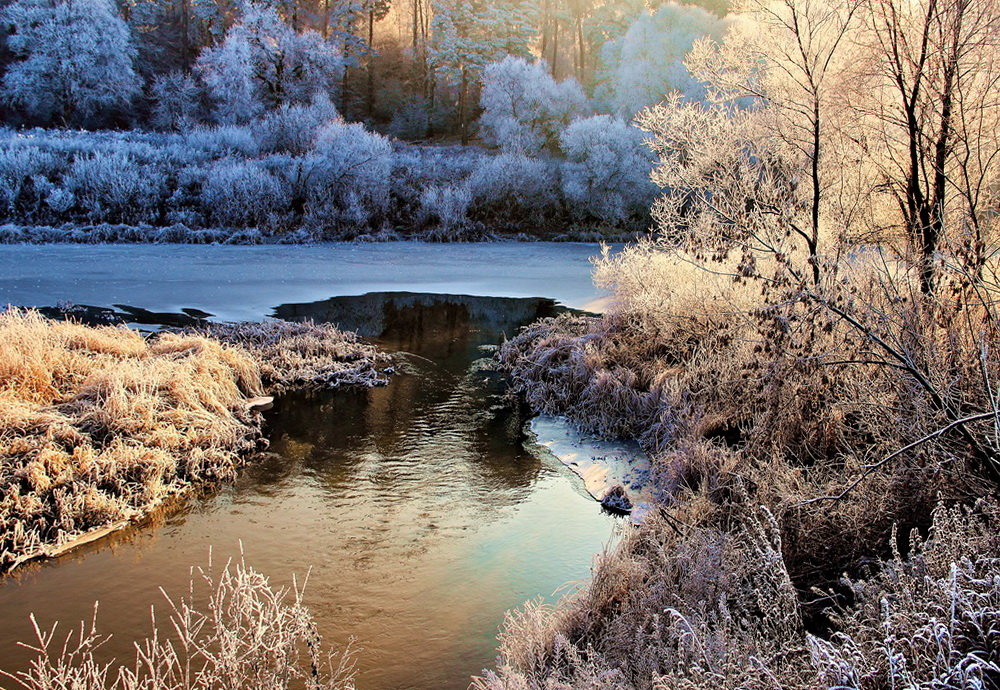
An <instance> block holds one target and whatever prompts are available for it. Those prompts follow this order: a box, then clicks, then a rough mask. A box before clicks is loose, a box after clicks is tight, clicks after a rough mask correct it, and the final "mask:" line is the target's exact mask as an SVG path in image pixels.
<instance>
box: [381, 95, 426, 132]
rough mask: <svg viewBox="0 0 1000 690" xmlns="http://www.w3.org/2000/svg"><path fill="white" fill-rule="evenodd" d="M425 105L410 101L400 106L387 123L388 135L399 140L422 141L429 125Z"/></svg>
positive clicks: (421, 102) (420, 102) (424, 103)
mask: <svg viewBox="0 0 1000 690" xmlns="http://www.w3.org/2000/svg"><path fill="white" fill-rule="evenodd" d="M427 108H428V106H427V103H426V102H423V101H417V100H411V101H408V102H405V103H403V104H401V105H400V107H399V108H398V109H397V110H396V112H395V113H393V116H392V121H391V122H390V123H389V134H391V135H392V136H394V137H397V138H399V139H404V140H409V141H413V140H416V139H423V138H425V137H426V136H427V132H428V130H429V128H430V125H431V118H430V116H429V115H428V114H427Z"/></svg>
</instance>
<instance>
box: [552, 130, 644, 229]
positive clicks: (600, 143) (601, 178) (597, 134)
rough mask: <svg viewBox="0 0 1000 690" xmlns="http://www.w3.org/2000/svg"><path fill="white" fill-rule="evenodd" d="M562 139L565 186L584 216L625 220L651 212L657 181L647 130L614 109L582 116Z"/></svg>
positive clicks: (578, 213)
mask: <svg viewBox="0 0 1000 690" xmlns="http://www.w3.org/2000/svg"><path fill="white" fill-rule="evenodd" d="M559 144H560V146H561V147H562V150H563V152H564V153H565V154H566V159H567V163H566V165H565V167H564V169H563V180H562V189H563V194H565V195H566V199H567V201H569V202H570V207H571V208H572V210H573V213H574V214H575V216H576V217H577V218H578V219H579V220H592V221H597V222H600V221H604V222H611V223H625V222H627V221H629V220H640V221H641V220H643V219H645V218H647V217H648V212H649V207H650V205H651V204H652V201H653V199H654V197H655V195H656V192H657V187H656V185H654V184H653V182H652V181H651V180H650V173H651V172H652V170H653V159H652V154H651V153H650V151H649V149H647V148H646V146H645V145H644V143H643V133H642V132H641V131H640V130H639V129H637V128H636V127H633V126H631V125H629V124H627V123H625V122H624V121H623V120H620V119H618V118H616V117H612V116H610V115H595V116H593V117H588V118H585V119H583V120H577V121H576V122H574V123H573V124H571V125H570V126H569V127H567V128H566V131H565V132H563V134H562V137H560V140H559Z"/></svg>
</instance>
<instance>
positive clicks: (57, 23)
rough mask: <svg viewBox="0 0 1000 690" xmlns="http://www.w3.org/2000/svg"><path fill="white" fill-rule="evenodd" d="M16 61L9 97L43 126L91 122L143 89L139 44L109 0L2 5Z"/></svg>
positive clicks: (6, 85)
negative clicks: (136, 64)
mask: <svg viewBox="0 0 1000 690" xmlns="http://www.w3.org/2000/svg"><path fill="white" fill-rule="evenodd" d="M3 19H4V21H6V22H8V23H9V24H10V25H12V26H13V29H14V31H13V34H12V35H11V36H9V37H8V39H7V40H8V45H9V47H10V49H11V51H12V52H13V53H14V54H15V55H16V56H17V58H18V59H17V60H16V61H15V62H13V63H12V64H11V65H10V66H8V68H7V73H6V74H5V75H4V78H3V96H4V98H5V99H6V100H7V102H8V103H10V104H11V105H13V106H14V107H15V108H18V109H21V110H22V111H23V112H24V113H25V114H26V115H28V116H29V117H30V118H32V119H33V120H34V121H36V122H39V123H42V124H52V123H57V124H61V125H74V126H90V125H94V124H100V123H102V122H105V121H107V120H108V119H110V118H112V117H113V116H114V115H116V114H120V113H122V112H123V111H124V110H125V108H126V107H127V106H128V105H129V103H130V102H131V101H132V99H133V98H134V97H135V95H136V94H137V92H138V91H139V79H138V77H137V76H136V73H135V69H134V65H133V62H134V58H135V52H136V51H135V46H134V45H133V43H132V39H131V36H130V34H129V29H128V26H127V25H126V24H125V22H124V21H123V20H122V18H121V17H120V16H119V15H118V13H117V11H116V9H115V6H114V4H113V3H112V2H111V0H55V1H54V2H53V1H51V0H18V2H15V3H14V4H12V5H10V6H9V7H7V8H6V9H5V10H4V11H3Z"/></svg>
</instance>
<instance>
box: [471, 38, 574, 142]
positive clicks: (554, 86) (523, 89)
mask: <svg viewBox="0 0 1000 690" xmlns="http://www.w3.org/2000/svg"><path fill="white" fill-rule="evenodd" d="M586 104H587V98H586V96H585V95H584V93H583V89H582V88H581V87H580V84H579V83H577V82H576V80H574V79H566V80H565V81H562V82H557V81H556V80H555V79H553V78H552V76H551V75H550V74H549V71H548V69H547V68H546V66H545V63H544V62H528V61H527V60H524V59H523V58H517V57H510V56H508V57H506V58H504V59H503V60H500V61H499V62H494V63H492V64H490V65H487V66H486V69H485V70H484V71H483V90H482V95H481V96H480V105H482V107H483V114H482V116H481V117H480V119H479V127H480V132H481V134H482V136H483V138H484V139H485V140H486V141H487V142H489V143H492V144H494V145H496V146H499V147H500V148H501V149H503V150H504V151H505V152H512V153H529V154H530V153H536V152H538V151H539V150H541V149H542V148H544V147H546V146H548V147H554V146H555V144H556V143H557V142H558V140H559V134H560V133H561V132H562V130H563V129H565V127H566V126H567V125H568V124H569V123H570V121H571V120H572V119H573V118H574V117H577V116H579V115H581V114H582V113H583V112H584V110H585V108H586Z"/></svg>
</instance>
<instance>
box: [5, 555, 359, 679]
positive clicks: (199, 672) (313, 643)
mask: <svg viewBox="0 0 1000 690" xmlns="http://www.w3.org/2000/svg"><path fill="white" fill-rule="evenodd" d="M164 596H166V598H167V604H168V611H169V626H168V627H167V628H166V629H167V630H169V631H170V632H168V633H166V634H164V633H163V631H161V630H158V629H157V625H156V619H155V616H154V618H153V632H152V635H151V636H150V637H147V638H146V639H144V640H141V641H136V645H135V650H136V654H135V659H134V661H133V662H132V663H131V665H123V664H121V663H119V662H114V661H106V660H104V659H103V657H102V654H101V651H102V650H101V646H102V644H103V643H104V642H105V641H106V640H107V638H106V637H103V636H102V635H101V634H100V633H99V632H98V628H97V607H96V606H95V609H94V619H93V620H92V621H91V622H90V623H89V624H87V623H81V624H80V628H79V629H78V630H77V631H75V632H71V633H70V634H69V635H67V636H66V637H65V638H63V639H62V640H61V641H60V639H59V638H57V630H58V628H57V625H53V627H52V628H51V629H49V630H41V629H40V628H39V627H38V625H37V623H36V624H35V632H36V641H35V642H34V644H32V645H27V646H28V647H29V648H30V649H31V650H33V651H35V652H37V655H38V656H37V657H36V658H35V659H34V661H33V662H32V664H31V666H30V668H29V669H28V670H27V671H24V672H21V673H18V674H16V675H9V674H8V675H9V677H10V678H12V679H13V680H14V681H16V682H17V683H18V684H19V685H21V686H22V687H24V688H26V690H53V689H55V688H66V689H69V688H72V689H73V690H210V689H212V690H214V689H222V688H245V689H247V690H279V689H281V688H304V689H306V690H341V689H343V690H348V689H350V688H353V687H354V683H353V677H354V662H353V659H354V654H353V650H351V649H350V648H348V649H345V650H341V651H339V652H336V653H334V652H332V651H328V650H324V648H323V642H322V639H321V638H320V636H319V633H318V632H317V631H316V626H315V624H314V623H313V619H312V614H311V613H310V612H309V610H308V609H307V608H306V607H305V605H304V604H303V601H302V589H300V588H299V587H297V586H296V587H294V588H293V589H291V590H289V589H286V588H275V587H274V586H272V585H271V584H270V582H269V581H268V579H267V577H265V576H264V575H263V574H261V573H259V572H257V571H256V570H254V569H253V568H251V567H249V566H248V565H247V564H246V563H245V562H244V561H243V560H242V559H241V560H240V561H238V562H236V563H228V564H226V566H225V568H223V569H222V571H221V572H215V571H214V570H213V569H212V567H211V566H209V568H208V569H200V568H199V569H197V570H196V571H195V573H194V574H193V576H192V579H191V587H190V589H189V591H188V593H187V594H186V595H185V596H184V597H182V598H180V599H173V598H171V597H170V596H169V595H167V594H166V593H164ZM32 622H34V618H32ZM0 675H3V674H0Z"/></svg>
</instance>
